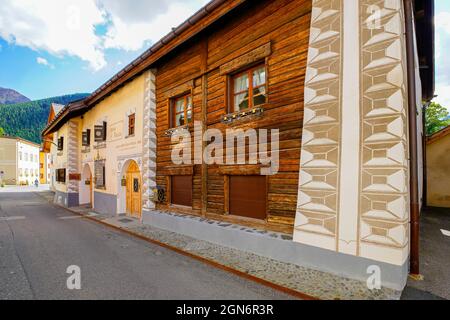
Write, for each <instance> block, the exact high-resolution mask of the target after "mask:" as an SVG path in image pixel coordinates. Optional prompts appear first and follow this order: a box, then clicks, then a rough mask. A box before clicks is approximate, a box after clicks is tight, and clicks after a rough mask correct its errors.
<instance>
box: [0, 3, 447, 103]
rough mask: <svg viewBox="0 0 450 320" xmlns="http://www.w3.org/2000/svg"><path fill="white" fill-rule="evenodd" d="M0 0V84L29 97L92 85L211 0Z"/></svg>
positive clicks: (440, 33) (440, 23) (443, 7)
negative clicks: (0, 3)
mask: <svg viewBox="0 0 450 320" xmlns="http://www.w3.org/2000/svg"><path fill="white" fill-rule="evenodd" d="M1 1H2V5H1V6H0V87H6V88H12V89H15V90H17V91H19V92H20V93H22V94H24V95H25V96H27V97H29V98H30V99H33V100H34V99H42V98H47V97H51V96H57V95H62V94H68V93H76V92H87V93H88V92H92V91H94V90H95V89H97V88H98V87H99V86H100V85H101V84H102V83H104V82H105V81H106V80H108V79H109V78H110V77H111V76H113V75H114V74H115V73H117V72H118V71H119V70H120V69H122V68H123V67H124V66H125V65H126V64H127V63H129V62H130V61H132V60H133V59H134V58H136V57H137V56H138V55H139V54H141V53H142V52H143V51H144V50H145V49H147V48H148V47H149V46H150V45H151V44H152V43H154V42H156V41H158V40H159V39H160V38H161V37H162V36H163V35H165V34H166V33H167V32H169V31H170V28H172V27H174V26H177V25H178V24H179V23H181V22H183V21H184V20H185V19H186V18H188V17H189V16H190V15H191V14H193V13H194V12H195V11H196V10H198V9H199V8H200V7H201V6H202V5H204V4H205V3H206V2H208V0H132V1H131V0H129V1H125V0H76V1H75V0H58V1H54V0H39V1H37V0H21V1H15V0H1ZM130 2H132V4H133V5H130ZM435 3H436V64H437V66H436V91H437V92H436V94H438V95H439V96H438V98H437V99H436V101H438V102H440V103H442V104H444V105H446V106H447V107H449V109H450V61H449V58H448V54H445V53H446V52H449V50H450V1H448V0H435Z"/></svg>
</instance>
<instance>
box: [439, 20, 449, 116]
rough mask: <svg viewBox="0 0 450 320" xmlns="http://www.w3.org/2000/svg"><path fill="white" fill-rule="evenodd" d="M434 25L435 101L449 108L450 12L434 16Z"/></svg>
mask: <svg viewBox="0 0 450 320" xmlns="http://www.w3.org/2000/svg"><path fill="white" fill-rule="evenodd" d="M435 26H436V43H435V45H436V60H435V61H436V95H438V97H437V98H436V99H435V101H436V102H438V103H440V104H442V105H443V106H445V107H447V108H449V110H450V59H448V54H447V52H450V12H440V13H439V14H437V15H436V17H435Z"/></svg>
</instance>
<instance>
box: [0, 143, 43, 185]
mask: <svg viewBox="0 0 450 320" xmlns="http://www.w3.org/2000/svg"><path fill="white" fill-rule="evenodd" d="M39 148H40V146H39V145H38V144H36V143H34V142H31V141H27V140H24V139H21V138H18V137H10V136H0V175H1V176H0V184H6V185H25V186H29V185H33V184H34V183H35V181H36V179H38V180H39Z"/></svg>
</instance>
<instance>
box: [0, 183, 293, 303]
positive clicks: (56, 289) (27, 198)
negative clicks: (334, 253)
mask: <svg viewBox="0 0 450 320" xmlns="http://www.w3.org/2000/svg"><path fill="white" fill-rule="evenodd" d="M71 215H72V214H71V213H70V212H69V211H67V210H65V209H63V208H59V207H56V206H53V205H51V204H49V203H48V202H47V201H45V200H44V199H43V198H42V197H40V196H39V195H38V194H36V193H33V192H22V193H13V192H7V193H4V192H1V193H0V299H51V300H53V299H58V300H59V299H64V300H66V299H170V300H178V299H255V300H256V299H291V298H292V297H290V296H288V295H285V294H283V293H280V292H278V291H275V290H272V289H270V288H267V287H265V286H262V285H259V284H256V283H253V282H251V281H248V280H245V279H242V278H240V277H237V276H235V275H232V274H230V273H227V272H225V271H222V270H219V269H216V268H214V267H211V266H209V265H206V264H203V263H201V262H199V261H196V260H193V259H191V258H189V257H185V256H182V255H179V254H177V253H174V252H172V251H170V250H167V249H164V248H161V247H159V246H156V245H152V244H149V243H147V242H145V241H142V240H139V239H136V238H133V237H131V236H128V235H126V234H123V233H120V232H118V231H116V230H113V229H109V228H107V227H105V226H102V225H100V224H97V223H95V222H92V221H88V220H83V219H77V218H75V219H61V218H65V217H68V216H71ZM70 266H77V267H79V269H80V271H81V272H80V284H81V290H69V289H68V286H67V280H68V278H69V277H71V276H72V277H71V281H69V284H72V285H73V284H76V280H74V279H76V278H73V275H76V274H68V273H67V268H68V267H70ZM75 286H76V285H75Z"/></svg>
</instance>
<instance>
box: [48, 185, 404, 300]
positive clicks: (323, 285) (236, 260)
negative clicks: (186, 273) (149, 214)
mask: <svg viewBox="0 0 450 320" xmlns="http://www.w3.org/2000/svg"><path fill="white" fill-rule="evenodd" d="M40 195H42V196H44V197H45V198H46V199H47V200H49V202H52V201H53V195H52V194H51V193H50V192H48V193H40ZM70 211H72V212H74V213H76V214H80V215H83V216H85V217H86V218H87V219H90V220H96V221H98V222H101V223H103V224H106V225H109V226H111V227H114V228H116V229H120V230H123V231H125V232H127V233H131V234H134V235H137V236H138V237H140V238H145V239H148V240H149V241H151V242H154V243H157V244H160V245H163V246H166V247H169V248H172V249H174V250H176V251H178V252H182V253H185V254H187V255H190V256H192V257H193V258H196V259H200V260H203V261H207V262H209V263H211V264H216V265H217V266H219V267H221V268H223V269H228V271H231V272H233V270H235V271H237V272H238V273H241V274H244V275H247V276H248V277H250V278H253V280H256V281H258V280H261V281H262V282H266V284H268V285H270V283H271V284H274V285H275V286H281V287H283V288H286V289H287V291H292V293H295V292H296V293H298V295H297V296H298V297H301V296H302V295H305V298H308V296H309V297H311V298H318V299H327V300H339V299H341V300H391V299H393V300H398V299H400V296H401V292H400V291H395V290H392V289H387V288H383V289H381V290H374V291H371V290H369V289H368V288H367V285H366V283H364V282H360V281H356V280H351V279H345V278H342V277H339V276H335V275H332V274H329V273H324V272H320V271H315V270H312V269H308V268H304V267H300V266H297V265H293V264H289V263H283V262H280V261H275V260H272V259H269V258H266V257H262V256H258V255H255V254H252V253H247V252H244V251H240V250H237V249H232V248H228V247H224V246H220V245H217V244H213V243H210V242H207V241H202V240H197V239H194V238H191V237H188V236H184V235H181V234H177V233H173V232H169V231H165V230H162V229H157V228H154V227H152V226H149V225H144V224H142V223H140V222H139V221H138V220H136V219H133V218H130V217H125V216H118V217H114V218H110V217H106V216H102V215H98V214H96V215H95V216H93V212H92V210H90V209H88V208H83V207H79V208H71V209H70ZM237 227H239V228H240V227H241V226H237ZM255 232H257V230H255Z"/></svg>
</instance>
